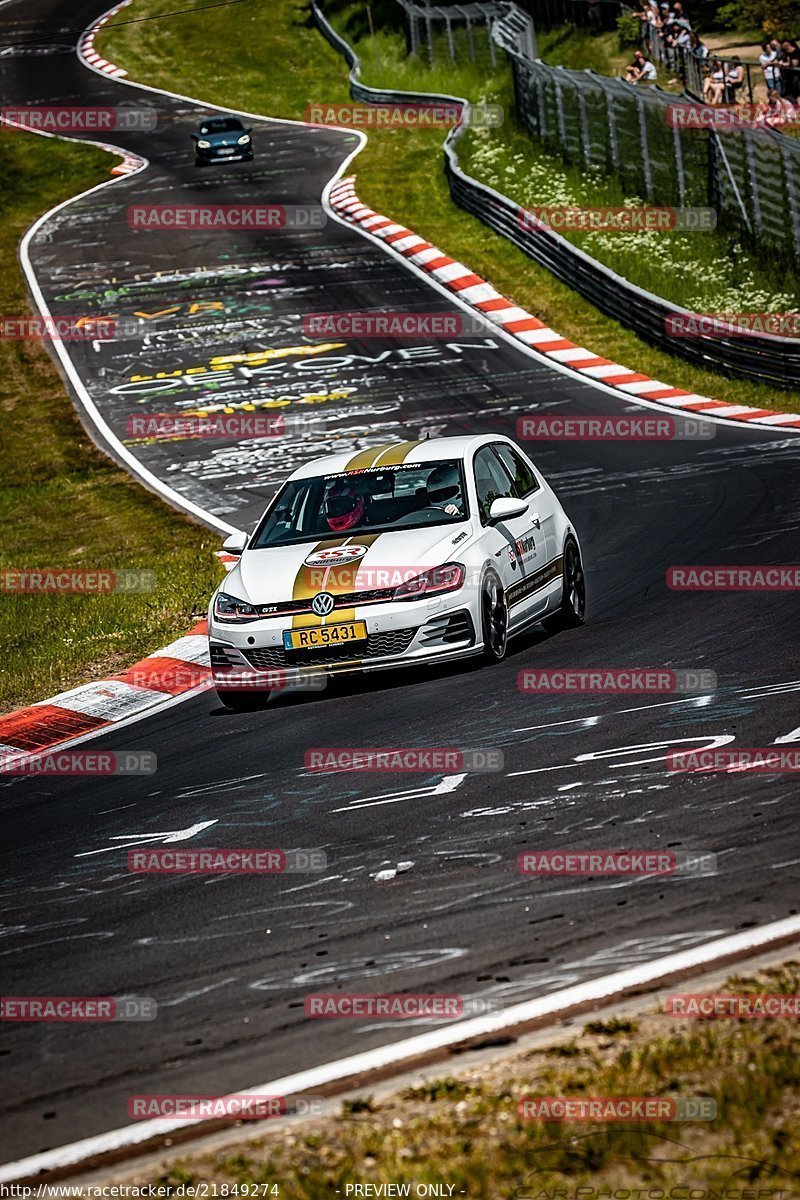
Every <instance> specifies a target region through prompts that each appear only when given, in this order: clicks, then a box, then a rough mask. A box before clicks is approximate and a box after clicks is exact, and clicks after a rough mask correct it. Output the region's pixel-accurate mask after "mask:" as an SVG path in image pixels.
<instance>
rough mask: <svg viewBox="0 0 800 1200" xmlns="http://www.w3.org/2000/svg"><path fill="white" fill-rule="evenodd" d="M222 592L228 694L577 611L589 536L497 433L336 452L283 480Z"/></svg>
mask: <svg viewBox="0 0 800 1200" xmlns="http://www.w3.org/2000/svg"><path fill="white" fill-rule="evenodd" d="M224 548H225V549H226V550H227V551H228V552H230V553H231V554H239V555H240V558H239V562H238V563H237V564H236V566H235V567H234V568H233V570H232V571H231V573H230V574H229V575H228V577H227V578H226V579H225V580H224V581H223V583H222V584H221V585H220V587H219V589H218V591H217V592H216V593H215V594H214V596H213V598H212V601H211V606H210V609H209V618H208V629H209V649H210V655H211V666H212V672H213V675H214V683H215V686H216V689H217V692H218V694H219V697H220V699H221V700H222V701H223V703H225V704H226V705H228V706H229V707H230V708H237V709H238V708H251V707H254V706H255V705H256V704H257V703H259V702H263V700H264V699H265V693H269V692H270V691H277V690H283V689H284V688H285V687H287V686H291V685H292V681H295V682H296V683H298V684H299V686H303V685H302V682H301V681H302V680H309V679H310V678H313V677H316V679H317V680H319V678H320V677H322V678H323V680H324V677H325V676H327V675H328V674H329V673H339V672H346V671H377V670H385V669H387V668H390V667H409V666H414V665H419V664H427V663H441V662H446V661H448V660H455V659H462V658H467V657H469V656H471V655H478V654H480V655H483V656H484V658H485V659H486V660H487V661H489V662H499V661H500V660H501V659H502V658H503V657H504V655H505V653H506V647H507V644H508V639H509V637H511V636H512V635H514V634H516V633H519V632H520V631H521V630H523V629H525V628H526V627H527V626H529V625H531V624H533V623H534V622H535V621H541V620H544V623H545V624H546V625H553V626H556V627H558V626H562V627H566V626H571V625H580V624H582V623H583V620H584V613H585V608H586V588H585V581H584V572H583V565H582V561H581V550H580V543H579V541H578V537H577V534H576V533H575V530H574V528H573V526H572V524H571V523H570V521H569V519H568V517H567V515H566V513H565V512H564V510H563V509H562V507H561V505H560V504H559V502H558V500H557V498H556V496H555V493H554V492H553V491H552V489H551V488H550V487H549V486H548V484H547V483H546V482H545V480H544V479H543V478H542V476H541V474H540V473H539V472H538V471H537V470H536V468H535V467H534V466H533V464H532V463H531V462H530V460H529V459H528V458H527V456H526V455H525V454H523V453H522V451H521V450H520V449H519V447H518V446H516V445H515V444H514V442H512V441H510V440H509V439H508V438H506V437H503V436H501V435H494V434H482V435H479V436H473V437H443V438H431V439H430V440H428V441H422V442H402V443H399V444H397V445H390V446H378V447H374V448H373V449H371V450H363V451H361V452H359V453H357V454H352V453H345V454H336V455H332V456H331V457H328V458H322V459H317V460H316V461H314V462H310V463H308V464H306V465H305V466H303V467H300V468H299V470H297V471H295V472H294V474H293V475H291V476H290V478H289V479H288V480H287V482H286V483H285V484H284V485H283V487H282V488H281V489H280V491H279V492H278V493H277V494H276V496H275V497H274V498H273V500H272V501H271V503H270V505H269V507H268V508H267V510H266V512H265V513H264V515H263V517H262V518H261V520H260V522H259V524H258V526H257V527H256V529H255V532H254V533H253V534H252V536H250V537H249V538H248V537H247V535H246V534H238V533H237V534H232V535H231V537H229V538H228V539H227V541H226V542H225V546H224Z"/></svg>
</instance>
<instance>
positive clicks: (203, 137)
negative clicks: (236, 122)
mask: <svg viewBox="0 0 800 1200" xmlns="http://www.w3.org/2000/svg"><path fill="white" fill-rule="evenodd" d="M244 132H245V131H244V130H243V129H239V130H236V129H231V130H228V132H227V133H201V134H200V135H199V137H200V141H201V142H211V145H212V146H235V145H237V143H238V141H239V138H240V137H244Z"/></svg>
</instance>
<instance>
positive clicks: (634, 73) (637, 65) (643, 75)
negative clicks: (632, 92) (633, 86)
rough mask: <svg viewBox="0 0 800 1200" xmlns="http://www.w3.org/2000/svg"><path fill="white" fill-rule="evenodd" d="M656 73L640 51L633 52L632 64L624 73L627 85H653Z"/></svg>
mask: <svg viewBox="0 0 800 1200" xmlns="http://www.w3.org/2000/svg"><path fill="white" fill-rule="evenodd" d="M657 77H658V73H657V71H656V69H655V67H654V66H653V64H652V63H651V62H650V61H649V60H648V59H646V58H645V56H644V54H643V53H642V51H641V50H634V52H633V62H632V63H630V65H629V66H628V69H627V70H626V72H625V81H626V82H627V83H654V82H655V80H656V79H657Z"/></svg>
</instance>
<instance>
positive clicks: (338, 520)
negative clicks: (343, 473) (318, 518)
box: [322, 479, 367, 533]
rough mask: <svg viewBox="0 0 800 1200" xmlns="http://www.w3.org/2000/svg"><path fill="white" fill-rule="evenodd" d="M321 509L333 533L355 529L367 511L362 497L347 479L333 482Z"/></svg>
mask: <svg viewBox="0 0 800 1200" xmlns="http://www.w3.org/2000/svg"><path fill="white" fill-rule="evenodd" d="M322 507H323V510H324V513H325V519H326V521H327V522H328V525H329V526H330V528H331V529H332V530H333V532H334V533H344V531H345V530H347V529H353V528H355V526H356V525H358V524H359V522H360V521H362V520H363V518H364V513H365V512H366V509H367V506H366V504H365V503H364V497H363V495H362V494H361V492H359V491H358V489H357V488H356V487H355V485H354V484H352V483H350V481H349V480H347V479H336V480H334V482H333V484H332V486H331V488H330V489H329V491H328V494H327V495H326V497H325V500H324V502H323V506H322Z"/></svg>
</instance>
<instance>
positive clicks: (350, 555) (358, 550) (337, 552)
mask: <svg viewBox="0 0 800 1200" xmlns="http://www.w3.org/2000/svg"><path fill="white" fill-rule="evenodd" d="M368 549H369V547H368V546H332V547H331V548H330V549H328V550H316V551H314V552H313V553H311V554H309V556H308V558H307V559H306V560H305V565H306V566H307V567H340V566H342V565H343V564H344V563H350V562H355V561H356V559H358V558H363V557H364V555H365V554H366V553H367V550H368Z"/></svg>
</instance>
